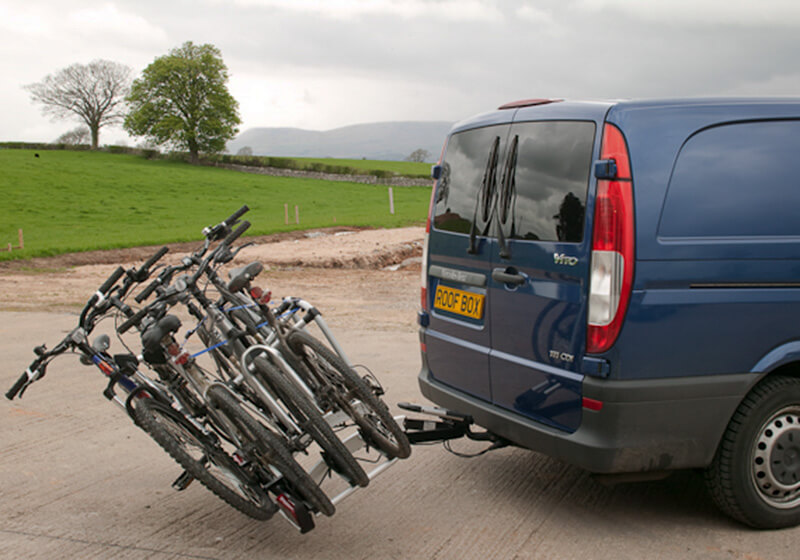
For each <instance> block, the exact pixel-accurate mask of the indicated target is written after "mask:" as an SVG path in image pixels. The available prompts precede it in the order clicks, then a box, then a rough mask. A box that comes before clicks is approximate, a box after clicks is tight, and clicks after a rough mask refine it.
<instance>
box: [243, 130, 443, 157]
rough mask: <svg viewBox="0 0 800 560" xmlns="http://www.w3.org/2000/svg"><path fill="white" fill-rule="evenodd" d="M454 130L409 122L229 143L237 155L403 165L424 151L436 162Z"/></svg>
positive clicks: (255, 135) (254, 135)
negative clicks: (247, 151) (244, 151)
mask: <svg viewBox="0 0 800 560" xmlns="http://www.w3.org/2000/svg"><path fill="white" fill-rule="evenodd" d="M451 126H452V123H449V122H443V121H434V122H413V121H409V122H383V123H369V124H356V125H352V126H345V127H342V128H335V129H333V130H326V131H319V130H303V129H300V128H251V129H248V130H245V131H244V132H243V133H241V134H240V135H239V136H237V137H236V138H235V139H234V140H232V141H231V142H229V143H228V152H230V153H232V154H235V153H236V152H238V151H239V150H240V149H241V148H243V147H244V146H250V147H251V148H252V149H253V153H254V154H255V155H263V156H285V157H292V156H296V157H333V158H347V159H362V158H366V159H379V160H390V161H392V160H393V161H401V160H403V159H405V158H406V157H408V155H409V154H410V153H411V152H413V151H414V150H417V149H419V148H422V149H423V150H427V151H428V152H429V153H430V158H429V159H430V161H435V160H436V159H438V158H439V154H440V153H441V151H442V144H443V142H444V139H445V136H446V135H447V132H448V131H449V130H450V127H451Z"/></svg>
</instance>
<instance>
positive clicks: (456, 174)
mask: <svg viewBox="0 0 800 560" xmlns="http://www.w3.org/2000/svg"><path fill="white" fill-rule="evenodd" d="M512 115H513V113H510V112H506V113H504V114H501V115H500V117H502V119H505V122H503V121H502V120H501V119H498V118H497V117H495V118H489V119H484V120H481V119H480V118H479V119H478V122H472V123H469V124H466V125H463V126H461V127H460V128H459V129H456V130H455V132H454V133H453V134H451V136H450V138H449V139H448V142H447V146H446V148H445V153H444V158H443V160H442V163H441V166H442V174H441V177H440V178H439V181H438V183H437V188H436V191H435V194H434V201H433V206H432V224H431V226H432V227H431V232H430V236H429V239H428V265H429V266H428V270H427V275H426V282H427V286H426V287H427V298H428V301H427V306H426V308H427V309H429V310H430V323H429V325H428V328H427V329H426V335H425V345H426V347H427V356H428V366H429V368H430V371H431V375H432V376H433V377H434V378H435V379H437V380H438V381H440V382H443V383H446V384H447V385H451V386H453V387H456V388H458V389H459V390H461V391H464V392H466V393H469V394H471V395H473V396H476V397H479V398H481V399H484V400H486V401H491V387H490V381H489V350H490V348H491V335H490V332H489V328H488V307H487V306H488V301H487V298H486V293H487V288H488V285H489V282H490V275H491V244H492V243H491V239H490V238H489V237H488V236H489V228H490V227H491V224H492V220H491V215H492V212H493V209H494V198H495V196H496V190H497V184H498V181H499V176H498V173H499V171H498V167H499V166H500V165H501V163H502V162H504V161H505V157H506V141H507V138H508V132H509V128H510V124H509V121H510V120H511V117H512ZM423 273H425V271H423Z"/></svg>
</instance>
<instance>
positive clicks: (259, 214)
mask: <svg viewBox="0 0 800 560" xmlns="http://www.w3.org/2000/svg"><path fill="white" fill-rule="evenodd" d="M322 161H324V160H322ZM355 161H359V160H355ZM364 163H365V164H367V165H369V166H372V167H371V168H374V164H376V163H377V162H369V161H367V162H364ZM393 163H397V162H393ZM422 165H427V164H422ZM0 169H2V173H0V193H2V194H3V197H4V200H3V201H2V206H1V207H2V210H0V217H2V219H0V249H2V248H4V247H6V246H7V245H8V243H13V244H14V245H16V243H17V230H18V229H19V228H22V229H23V230H24V235H25V249H24V250H22V251H16V250H15V251H13V252H11V253H9V252H5V251H0V260H8V259H18V258H26V257H32V256H48V255H55V254H60V253H67V252H76V251H87V250H93V249H111V248H119V247H134V246H138V245H151V244H159V243H168V242H175V241H192V240H197V239H200V238H201V234H200V231H201V230H202V228H203V227H204V226H206V225H211V224H214V223H217V222H219V221H221V220H222V219H224V218H226V217H227V216H228V215H230V214H231V213H232V212H233V211H234V210H236V209H238V208H239V207H240V206H241V205H242V204H247V205H248V206H249V207H250V209H251V210H250V212H249V213H248V214H247V216H246V218H247V219H248V220H249V221H250V222H252V224H253V227H251V228H250V230H248V235H263V234H268V233H275V232H278V231H286V230H290V229H309V228H317V227H327V226H334V225H353V226H373V227H399V226H403V225H409V224H414V223H422V222H423V221H424V220H425V217H426V214H427V209H428V201H429V199H430V188H429V187H394V189H393V192H394V206H395V214H394V215H392V214H390V213H389V197H388V188H387V187H386V186H379V185H361V184H355V183H343V182H329V181H319V180H312V179H294V178H282V177H270V176H264V175H255V174H248V173H238V172H235V171H227V170H224V169H218V168H212V167H196V166H191V165H188V164H185V163H179V162H170V161H148V160H145V159H143V158H141V157H137V156H131V155H122V154H107V153H96V152H69V151H48V152H39V157H35V156H34V152H33V151H31V150H0ZM284 204H289V208H290V225H289V226H286V225H285V224H284ZM295 205H297V206H299V210H300V224H299V225H296V224H295V223H294V206H295Z"/></svg>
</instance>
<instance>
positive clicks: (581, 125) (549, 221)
mask: <svg viewBox="0 0 800 560" xmlns="http://www.w3.org/2000/svg"><path fill="white" fill-rule="evenodd" d="M594 135H595V124H594V123H593V122H581V121H552V122H548V121H542V122H529V123H521V124H515V125H514V126H513V127H512V128H511V137H510V139H509V146H510V148H509V149H510V151H511V153H510V155H509V161H513V159H514V155H516V166H510V167H509V171H510V173H511V175H510V177H508V178H507V180H506V181H504V182H503V185H502V186H501V187H500V198H499V203H500V207H499V210H500V212H499V216H500V219H501V221H502V223H503V233H504V234H505V235H506V237H507V238H509V239H526V240H531V241H564V242H570V243H580V242H581V241H582V240H583V229H584V227H583V224H584V215H585V210H586V192H587V190H588V187H589V173H590V170H591V166H592V148H593V146H594ZM515 147H516V154H514V153H513V152H514V148H515Z"/></svg>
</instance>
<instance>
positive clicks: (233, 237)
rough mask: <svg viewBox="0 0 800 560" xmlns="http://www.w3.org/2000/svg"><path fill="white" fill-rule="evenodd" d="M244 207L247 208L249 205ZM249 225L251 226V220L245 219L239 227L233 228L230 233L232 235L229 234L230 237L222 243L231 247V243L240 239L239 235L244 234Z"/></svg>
mask: <svg viewBox="0 0 800 560" xmlns="http://www.w3.org/2000/svg"><path fill="white" fill-rule="evenodd" d="M244 208H247V207H246V206H245V207H244ZM249 227H250V222H248V221H247V220H245V221H243V222H242V223H241V225H240V226H239V227H238V228H236V229H235V230H233V231H232V232H231V233H230V235H228V237H226V238H225V240H224V241H223V242H222V244H223V245H225V246H228V247H230V245H231V244H232V243H233V242H234V241H236V240H237V239H239V236H240V235H242V234H243V233H244V232H245V231H247V230H248V228H249Z"/></svg>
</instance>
